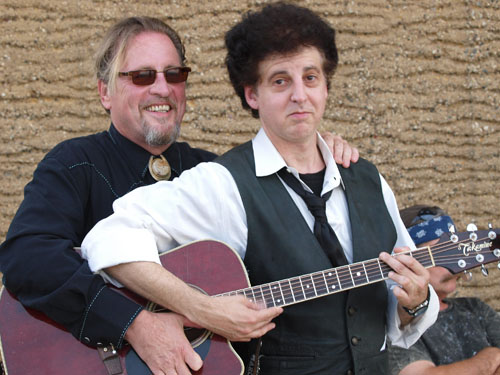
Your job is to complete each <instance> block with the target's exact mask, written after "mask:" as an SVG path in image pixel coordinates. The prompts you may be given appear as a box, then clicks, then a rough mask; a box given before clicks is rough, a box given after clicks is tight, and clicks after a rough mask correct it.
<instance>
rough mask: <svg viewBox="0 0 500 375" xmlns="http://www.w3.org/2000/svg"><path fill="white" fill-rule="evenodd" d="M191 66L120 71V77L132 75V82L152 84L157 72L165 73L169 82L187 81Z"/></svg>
mask: <svg viewBox="0 0 500 375" xmlns="http://www.w3.org/2000/svg"><path fill="white" fill-rule="evenodd" d="M190 71H191V68H188V67H187V66H183V67H174V68H167V69H165V70H164V71H163V72H161V71H160V72H159V71H157V70H153V69H143V70H134V71H131V72H118V76H119V77H123V76H130V77H132V83H133V84H134V85H138V86H147V85H152V84H153V83H154V82H155V80H156V73H163V74H164V75H165V79H166V80H167V82H168V83H180V82H185V81H186V80H187V78H188V74H189V72H190Z"/></svg>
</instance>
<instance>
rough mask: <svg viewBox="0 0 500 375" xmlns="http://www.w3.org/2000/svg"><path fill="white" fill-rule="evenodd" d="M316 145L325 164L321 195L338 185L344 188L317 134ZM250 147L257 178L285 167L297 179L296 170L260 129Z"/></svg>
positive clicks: (329, 153) (335, 166) (335, 167)
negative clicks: (288, 164) (252, 152)
mask: <svg viewBox="0 0 500 375" xmlns="http://www.w3.org/2000/svg"><path fill="white" fill-rule="evenodd" d="M317 144H318V148H319V150H320V152H321V155H322V156H323V160H324V161H325V164H326V171H325V180H324V182H323V193H324V192H327V191H330V190H332V189H334V188H336V187H338V186H339V184H342V187H343V188H344V184H343V182H342V178H341V177H340V172H339V169H338V167H337V163H335V160H334V159H333V155H332V153H331V152H330V150H329V149H328V146H327V145H326V143H325V141H324V140H323V138H322V137H321V135H320V134H319V133H317ZM252 147H253V151H254V158H255V174H256V176H257V177H263V176H269V175H272V174H274V173H276V172H278V171H279V170H280V169H282V168H283V167H287V168H288V170H289V171H290V172H291V173H292V174H293V175H294V176H295V177H297V178H299V174H298V172H297V170H296V169H295V168H293V167H289V166H287V165H286V163H285V160H284V159H283V157H282V156H281V155H280V153H279V152H278V150H276V147H274V145H273V143H272V142H271V140H270V139H269V137H268V136H267V134H266V132H265V131H264V129H262V128H261V129H260V130H259V132H258V133H257V135H256V136H255V138H254V139H253V140H252ZM299 180H300V178H299Z"/></svg>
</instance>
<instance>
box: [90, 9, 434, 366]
mask: <svg viewBox="0 0 500 375" xmlns="http://www.w3.org/2000/svg"><path fill="white" fill-rule="evenodd" d="M225 42H226V48H227V56H226V66H227V68H228V72H229V76H230V79H231V82H232V84H233V88H234V89H235V91H236V93H237V95H238V96H239V97H240V99H241V103H242V105H243V107H244V108H245V109H248V110H250V111H251V113H252V114H253V116H254V117H255V118H258V119H259V121H260V124H261V129H260V130H259V132H258V134H257V135H256V137H255V138H254V139H252V140H251V141H249V142H247V143H244V144H243V145H241V146H239V147H236V148H235V149H233V150H231V151H229V152H227V153H226V154H224V155H223V156H221V157H220V158H218V159H216V160H215V162H209V163H202V164H200V165H198V166H197V167H195V168H192V169H191V170H189V171H187V172H186V173H184V174H183V175H182V176H181V177H180V178H178V179H176V180H174V181H170V182H165V183H162V184H156V185H153V186H148V187H143V188H140V189H136V190H134V191H133V192H131V193H130V194H127V195H126V196H124V197H122V198H120V199H119V200H117V201H116V202H115V205H114V213H113V215H111V216H109V217H108V218H106V219H104V220H102V221H101V222H99V223H98V224H97V225H96V226H95V227H94V228H93V229H92V230H91V231H90V232H89V233H88V235H87V236H86V238H85V239H84V242H83V243H82V254H83V255H84V257H87V258H88V260H89V265H90V268H91V269H92V270H94V271H105V272H106V273H107V275H108V277H112V278H115V279H116V280H118V281H119V282H120V283H123V284H125V285H133V287H134V290H135V291H136V292H138V293H140V294H143V295H144V296H147V297H148V298H149V299H152V300H154V301H155V302H157V303H159V304H160V305H162V306H167V307H169V308H171V309H172V310H174V311H178V312H179V313H181V314H183V315H186V316H187V317H188V319H190V318H191V316H193V315H194V316H196V310H199V309H203V308H204V307H205V306H212V305H217V304H218V305H219V306H220V310H221V311H220V317H219V320H218V321H217V320H214V319H213V317H210V316H207V319H206V321H205V322H202V324H201V325H202V326H203V327H208V328H210V329H216V330H217V329H218V331H219V332H221V331H222V332H223V333H222V334H223V336H225V337H228V338H232V337H234V335H237V336H238V335H241V332H240V331H239V330H238V327H231V326H230V325H229V324H226V322H225V320H226V319H227V318H228V317H234V319H238V318H239V316H238V314H234V312H235V307H236V306H237V304H235V300H234V298H238V297H218V298H213V297H206V296H204V295H203V294H201V293H197V292H196V291H194V290H192V289H191V288H189V287H188V286H186V285H183V284H182V283H180V282H179V283H178V284H176V285H177V287H176V288H178V289H177V290H176V291H175V292H174V291H173V289H172V288H171V287H170V286H171V285H174V284H175V283H174V281H173V280H174V279H175V278H174V276H173V275H172V274H171V273H170V272H169V271H168V270H166V269H164V268H163V267H162V266H161V265H160V264H159V256H158V251H159V250H161V249H165V248H174V247H176V246H178V245H183V244H186V243H188V242H190V241H194V240H197V239H202V238H213V239H216V240H219V241H223V242H224V243H227V244H229V245H230V246H231V247H232V248H233V249H234V250H235V251H236V252H237V253H238V254H239V255H240V257H241V259H243V260H244V263H245V267H246V268H247V269H248V275H249V278H250V283H251V284H252V285H256V286H257V285H262V284H267V283H271V285H270V286H269V285H265V286H263V287H262V290H263V292H262V294H264V293H265V291H266V290H267V288H269V291H270V292H269V294H271V296H272V301H271V300H267V301H266V305H267V306H273V305H274V306H282V304H281V302H280V301H283V300H286V301H287V302H288V304H290V305H291V306H287V307H285V308H284V309H283V312H281V311H279V310H276V315H277V317H276V319H275V320H273V323H270V324H273V326H270V325H267V324H265V325H263V326H262V327H263V329H262V330H260V332H259V330H258V329H257V330H255V333H262V334H264V333H265V332H267V333H266V334H265V335H263V336H262V338H261V341H260V343H261V344H262V345H260V343H259V340H252V342H251V344H250V345H244V347H241V348H240V351H239V352H240V354H242V357H243V358H245V360H244V362H245V363H246V364H249V366H248V367H247V369H252V368H254V369H256V368H260V371H261V372H260V373H261V374H262V375H277V374H280V375H297V374H300V375H313V374H314V375H331V374H353V373H355V374H357V375H363V374H386V373H387V372H388V368H387V353H386V350H385V349H386V340H387V338H390V339H391V340H392V341H393V342H394V343H396V344H397V345H402V346H404V347H408V346H409V345H411V344H412V343H414V342H415V341H416V340H417V339H418V337H419V336H420V335H421V333H422V332H423V331H424V330H425V329H426V328H427V327H429V326H430V325H431V324H432V323H433V322H434V320H435V318H436V316H437V309H438V301H437V297H436V295H435V293H434V291H433V290H432V288H431V287H429V288H428V278H429V276H428V272H427V270H426V269H425V268H424V267H423V266H422V265H421V264H420V263H419V262H418V261H417V260H416V259H414V258H412V257H410V256H408V255H405V254H398V256H397V257H391V256H390V255H389V254H388V253H381V254H380V251H382V250H386V251H389V252H391V251H393V250H394V251H395V252H401V251H403V249H401V248H400V247H402V246H409V247H414V245H413V243H412V241H411V238H410V237H409V235H408V232H407V231H406V229H405V227H404V225H403V223H402V221H401V218H400V217H399V212H398V209H397V204H396V199H395V197H394V194H393V193H392V191H391V189H390V188H389V186H388V185H387V183H386V182H385V180H384V179H383V178H382V177H381V176H380V174H379V173H378V171H377V170H376V168H375V167H374V166H373V165H372V164H371V163H369V162H368V161H366V160H360V161H359V162H358V163H356V164H355V165H353V166H351V167H350V168H348V169H345V168H339V167H337V165H336V164H335V163H334V162H333V158H332V155H331V153H330V152H329V151H328V148H327V147H326V146H325V144H324V141H323V139H322V138H321V136H320V135H319V134H318V133H317V129H318V126H319V124H320V123H321V121H322V118H323V114H324V111H325V108H326V104H327V98H328V90H329V86H330V82H329V81H330V79H331V77H332V76H333V73H334V71H335V68H336V66H337V61H338V56H337V49H336V46H335V31H334V30H333V29H332V27H331V26H330V25H329V24H328V23H327V22H325V21H324V20H323V19H321V17H319V16H318V15H317V14H315V13H313V12H311V11H310V10H308V9H306V8H302V7H298V6H295V5H292V4H286V3H281V2H279V3H273V4H270V5H267V6H265V7H264V8H263V9H261V10H259V11H255V12H249V13H248V14H246V15H245V16H244V17H243V20H242V21H241V22H239V23H238V24H236V25H235V26H234V27H233V28H232V29H231V30H230V31H229V32H228V33H226V39H225ZM373 258H375V259H376V260H371V262H373V263H367V265H366V267H365V266H364V263H363V266H362V267H361V266H360V265H359V264H358V265H357V267H356V268H352V269H351V268H350V266H346V265H348V264H350V265H353V263H358V262H363V261H367V260H369V259H373ZM377 258H378V259H377ZM379 260H380V262H379ZM341 266H343V268H341V269H339V268H338V267H341ZM387 266H389V267H390V268H389V267H387ZM332 267H337V268H335V271H333V270H331V268H332ZM382 268H384V269H386V273H387V275H388V277H389V278H390V279H392V281H393V282H392V283H387V284H386V283H385V282H378V283H377V282H373V281H374V279H372V278H375V277H377V275H378V277H379V278H378V279H377V280H378V281H380V280H382V274H383V273H384V271H383V270H382ZM390 269H392V270H391V271H389V270H390ZM325 270H326V271H325ZM300 275H305V276H304V277H303V278H300V282H298V281H297V279H293V278H294V277H297V276H300ZM369 278H370V279H369ZM278 280H283V281H284V282H283V283H281V282H277V281H278ZM286 280H288V284H287V282H286ZM339 280H342V282H339ZM368 281H369V283H368ZM363 282H364V284H363ZM360 283H361V285H363V287H360V288H354V289H350V290H345V289H346V288H349V287H350V286H353V284H355V285H356V286H359V285H360ZM395 283H398V284H399V286H396V285H395ZM277 284H279V287H278V285H277ZM368 284H369V285H368ZM338 290H342V291H343V292H342V293H333V294H331V295H328V296H326V295H325V291H329V292H335V291H338ZM255 294H256V296H255ZM255 294H254V295H245V297H247V298H250V299H251V300H252V301H259V295H258V292H257V293H255ZM326 294H328V293H326ZM291 296H293V298H292V297H291ZM245 297H244V296H239V298H240V299H241V300H245V299H246V298H245ZM317 297H322V298H317ZM309 299H310V300H309ZM190 300H191V301H192V300H197V301H199V303H198V304H196V306H195V307H193V308H191V309H190V308H189V301H190ZM305 300H307V301H305ZM297 302H303V303H297ZM278 308H279V307H274V309H278ZM270 309H273V307H271V308H268V309H266V310H264V311H267V310H270ZM236 311H238V310H236ZM239 311H241V310H239ZM274 324H275V326H274ZM223 327H225V328H223ZM273 327H275V328H274V329H270V328H273ZM225 329H227V331H226V332H225V333H224V330H225ZM250 337H258V336H252V335H250ZM248 360H250V362H248ZM257 361H259V362H260V363H256V362H257ZM248 373H249V372H248Z"/></svg>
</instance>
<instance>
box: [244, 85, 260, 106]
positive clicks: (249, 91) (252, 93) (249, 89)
mask: <svg viewBox="0 0 500 375" xmlns="http://www.w3.org/2000/svg"><path fill="white" fill-rule="evenodd" d="M245 99H246V101H247V104H248V105H249V106H250V108H252V109H256V110H258V109H259V103H258V101H257V99H258V95H257V91H256V89H255V88H254V87H253V86H245Z"/></svg>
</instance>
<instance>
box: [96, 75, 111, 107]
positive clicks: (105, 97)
mask: <svg viewBox="0 0 500 375" xmlns="http://www.w3.org/2000/svg"><path fill="white" fill-rule="evenodd" d="M97 90H98V91H99V96H100V97H101V104H102V106H103V107H104V108H105V109H106V110H108V111H109V110H110V109H111V96H110V95H109V90H108V84H107V83H105V82H104V81H101V80H100V79H99V80H98V81H97Z"/></svg>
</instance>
